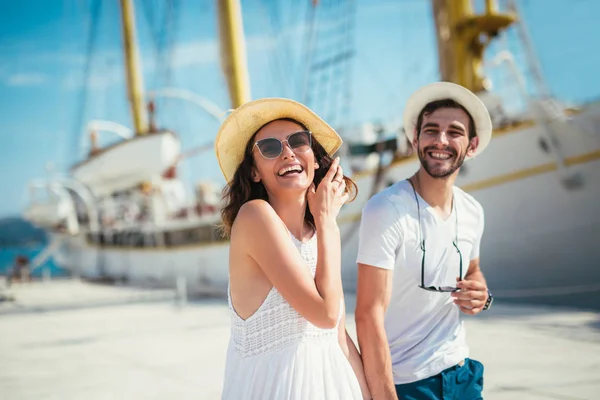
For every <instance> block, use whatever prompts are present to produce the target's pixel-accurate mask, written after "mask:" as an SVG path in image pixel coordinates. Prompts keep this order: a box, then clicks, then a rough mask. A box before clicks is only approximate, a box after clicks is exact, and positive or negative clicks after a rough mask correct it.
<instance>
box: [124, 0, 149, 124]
mask: <svg viewBox="0 0 600 400" xmlns="http://www.w3.org/2000/svg"><path fill="white" fill-rule="evenodd" d="M120 1H121V22H122V29H123V48H124V51H125V75H126V82H127V94H128V96H129V103H130V106H131V115H132V117H133V126H134V128H135V133H136V135H145V134H147V133H148V116H147V114H146V110H145V103H144V82H143V79H142V74H141V72H140V61H139V55H138V52H137V43H136V37H135V13H134V9H133V1H132V0H120Z"/></svg>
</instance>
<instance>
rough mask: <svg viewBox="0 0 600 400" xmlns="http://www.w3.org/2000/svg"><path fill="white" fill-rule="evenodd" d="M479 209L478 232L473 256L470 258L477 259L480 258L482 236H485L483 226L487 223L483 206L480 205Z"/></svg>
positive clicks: (472, 251)
mask: <svg viewBox="0 0 600 400" xmlns="http://www.w3.org/2000/svg"><path fill="white" fill-rule="evenodd" d="M478 209H479V221H478V224H477V233H476V235H477V236H476V237H475V242H473V249H472V250H471V257H470V258H469V260H475V259H477V258H479V247H480V246H481V237H482V236H483V228H484V225H485V217H484V214H483V208H482V207H481V206H479V207H478Z"/></svg>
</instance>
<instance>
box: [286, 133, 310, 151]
mask: <svg viewBox="0 0 600 400" xmlns="http://www.w3.org/2000/svg"><path fill="white" fill-rule="evenodd" d="M288 143H289V145H290V147H291V148H292V149H294V150H297V151H300V152H305V151H308V149H310V133H309V132H296V133H293V134H291V135H290V137H289V138H288Z"/></svg>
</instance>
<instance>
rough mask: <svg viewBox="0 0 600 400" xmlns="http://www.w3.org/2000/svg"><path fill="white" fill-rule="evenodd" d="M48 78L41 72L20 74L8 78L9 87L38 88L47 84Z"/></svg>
mask: <svg viewBox="0 0 600 400" xmlns="http://www.w3.org/2000/svg"><path fill="white" fill-rule="evenodd" d="M47 80H48V76H47V75H45V74H42V73H40V72H18V73H14V74H12V75H9V76H7V77H6V79H5V82H6V84H7V85H8V86H38V85H42V84H44V83H46V81H47Z"/></svg>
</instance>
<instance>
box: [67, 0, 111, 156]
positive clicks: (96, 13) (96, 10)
mask: <svg viewBox="0 0 600 400" xmlns="http://www.w3.org/2000/svg"><path fill="white" fill-rule="evenodd" d="M101 11H102V0H94V2H93V3H92V7H91V23H90V29H89V33H88V42H87V46H86V59H85V66H84V69H83V71H84V72H83V82H82V87H81V92H80V95H79V101H78V102H77V105H76V107H77V111H75V115H76V117H75V124H74V128H73V139H72V142H71V151H70V152H67V154H71V157H73V158H75V159H76V158H77V156H78V154H79V151H80V139H81V129H82V128H83V125H84V124H83V120H84V117H85V108H86V106H87V102H88V93H89V84H90V77H91V69H92V68H91V66H92V56H93V53H94V50H95V48H96V38H97V36H98V21H99V20H100V12H101ZM71 161H73V160H71Z"/></svg>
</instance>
